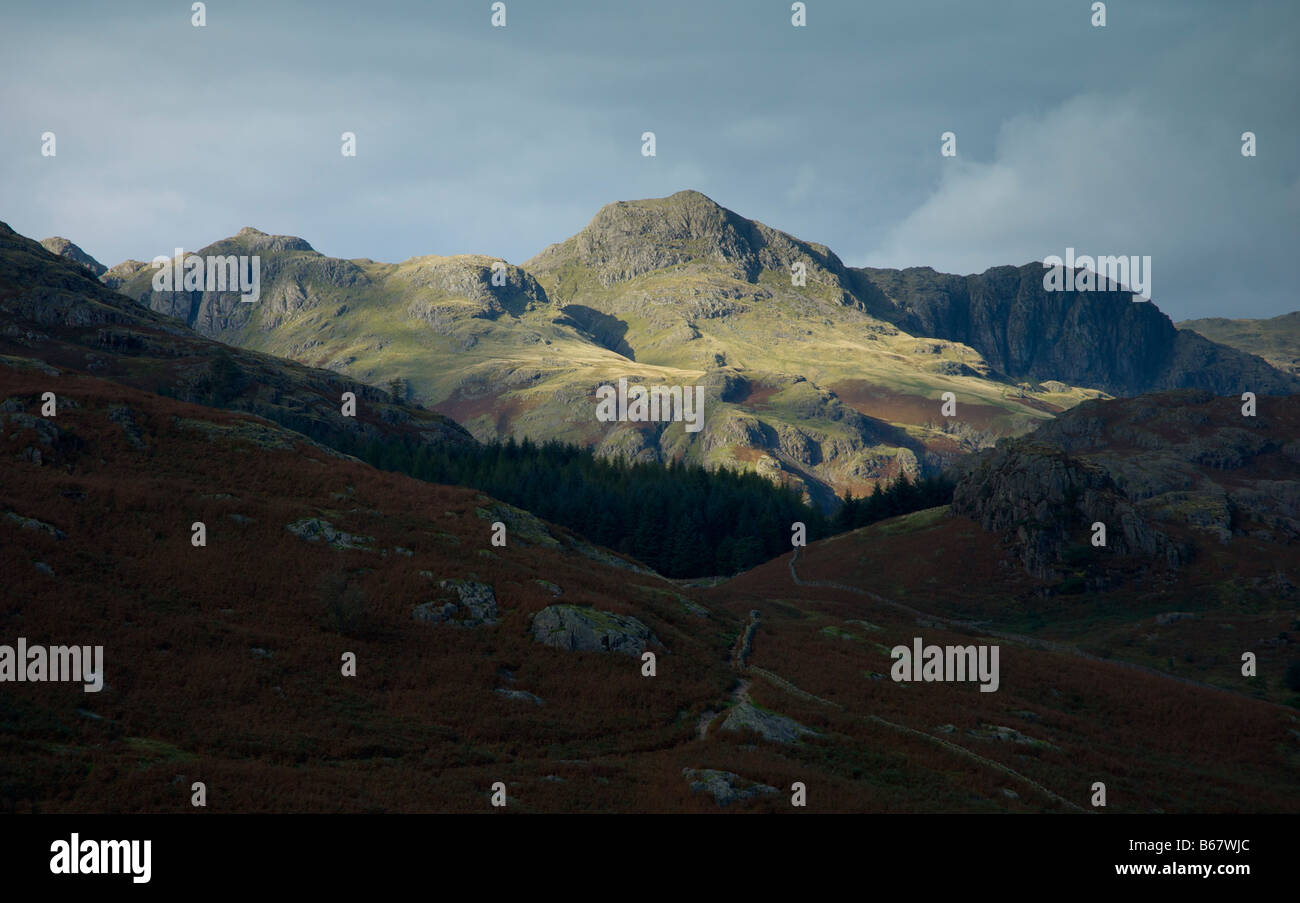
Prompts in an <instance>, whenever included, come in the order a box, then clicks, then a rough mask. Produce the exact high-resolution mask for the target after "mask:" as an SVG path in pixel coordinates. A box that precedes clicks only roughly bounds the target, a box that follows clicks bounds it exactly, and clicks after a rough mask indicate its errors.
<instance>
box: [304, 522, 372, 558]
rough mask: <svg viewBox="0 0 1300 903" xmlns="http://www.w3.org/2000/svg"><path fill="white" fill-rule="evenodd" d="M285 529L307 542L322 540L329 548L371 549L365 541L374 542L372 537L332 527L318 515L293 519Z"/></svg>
mask: <svg viewBox="0 0 1300 903" xmlns="http://www.w3.org/2000/svg"><path fill="white" fill-rule="evenodd" d="M285 529H286V530H288V531H289V532H290V533H292V534H293V535H294V536H297V537H298V538H299V539H303V540H306V541H307V542H324V543H326V544H327V545H329V546H330V548H333V549H338V550H340V551H341V550H343V549H362V550H365V551H372V549H371V548H370V547H369V546H368V545H367V543H372V542H374V541H375V540H374V537H371V536H360V535H357V534H353V533H344V532H343V531H342V530H336V529H334V527H333V525H331V524H330V522H329V521H327V520H321V519H320V518H318V517H305V518H303V519H302V520H299V521H294V522H293V523H291V524H287V525H286V526H285Z"/></svg>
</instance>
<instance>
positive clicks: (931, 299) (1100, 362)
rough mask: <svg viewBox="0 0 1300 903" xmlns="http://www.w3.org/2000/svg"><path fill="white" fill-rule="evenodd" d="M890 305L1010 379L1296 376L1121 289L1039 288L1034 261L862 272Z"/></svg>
mask: <svg viewBox="0 0 1300 903" xmlns="http://www.w3.org/2000/svg"><path fill="white" fill-rule="evenodd" d="M860 272H861V273H862V274H863V275H864V276H865V277H866V278H867V279H869V280H870V281H871V282H872V284H873V285H875V286H876V287H877V288H878V289H879V290H880V291H881V292H882V293H883V294H885V295H886V296H887V297H888V298H889V299H890V300H891V301H892V302H893V303H894V304H895V305H896V306H897V313H896V314H895V315H894V316H893V317H892V319H893V320H894V322H896V323H897V324H898V325H899V326H900V328H903V329H906V330H908V331H910V332H914V333H917V334H921V335H933V336H937V337H940V338H944V339H948V340H950V341H954V342H962V343H964V344H967V345H969V346H970V347H972V348H974V349H976V350H977V351H978V352H979V353H980V354H982V355H983V356H984V358H985V359H986V360H987V361H988V363H989V366H991V367H993V368H994V369H996V370H998V371H1000V372H1001V373H1004V374H1006V375H1007V376H1009V377H1011V378H1013V379H1039V380H1046V379H1054V380H1061V381H1063V382H1067V383H1071V384H1073V385H1079V386H1089V387H1092V388H1095V389H1101V390H1103V391H1104V392H1106V393H1108V394H1111V395H1140V394H1142V393H1143V392H1154V391H1160V390H1163V389H1181V388H1194V389H1207V390H1209V391H1210V392H1213V393H1214V394H1216V395H1240V394H1241V393H1242V392H1245V391H1251V392H1255V393H1256V394H1258V395H1284V394H1289V393H1293V392H1297V391H1300V379H1297V378H1296V377H1295V376H1293V375H1291V374H1289V373H1283V372H1279V371H1278V370H1276V369H1275V368H1273V367H1272V366H1270V365H1269V363H1268V362H1267V361H1265V360H1263V359H1261V358H1259V357H1256V356H1254V355H1253V354H1246V353H1242V351H1239V350H1237V349H1236V348H1231V347H1227V346H1226V345H1220V344H1216V343H1215V342H1213V341H1210V340H1208V339H1206V338H1205V337H1204V336H1202V335H1198V334H1196V333H1193V332H1187V331H1184V330H1180V329H1178V328H1176V327H1175V326H1174V324H1173V322H1172V321H1171V320H1170V319H1169V317H1167V316H1166V315H1165V314H1163V313H1161V312H1160V310H1159V309H1158V308H1157V307H1156V306H1155V305H1154V304H1152V303H1150V302H1136V303H1135V302H1133V301H1132V300H1131V299H1132V294H1131V293H1130V292H1128V291H1127V290H1125V289H1123V288H1120V287H1116V286H1112V285H1110V284H1109V283H1107V289H1106V290H1105V291H1084V292H1075V291H1070V292H1060V291H1047V290H1045V289H1044V287H1043V275H1044V269H1043V265H1042V264H1041V263H1028V264H1025V265H1024V266H1021V267H995V268H993V269H991V270H987V271H985V272H984V273H982V274H980V275H975V276H951V275H946V274H943V273H936V272H935V271H934V270H932V269H930V268H928V267H922V268H912V269H906V270H880V269H869V268H868V269H863V270H861V271H860Z"/></svg>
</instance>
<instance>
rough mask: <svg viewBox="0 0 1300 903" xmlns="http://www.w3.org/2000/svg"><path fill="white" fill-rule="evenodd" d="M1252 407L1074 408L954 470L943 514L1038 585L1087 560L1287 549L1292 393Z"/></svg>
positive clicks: (1166, 399) (1192, 393)
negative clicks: (992, 536)
mask: <svg viewBox="0 0 1300 903" xmlns="http://www.w3.org/2000/svg"><path fill="white" fill-rule="evenodd" d="M1258 405H1259V407H1258V410H1257V414H1256V416H1253V417H1252V416H1243V413H1242V408H1243V403H1242V402H1241V401H1240V400H1239V399H1235V398H1217V397H1215V396H1213V395H1211V394H1210V393H1209V392H1204V391H1197V390H1180V391H1174V392H1162V393H1156V394H1151V395H1144V396H1139V397H1137V398H1132V399H1117V400H1108V401H1091V402H1085V403H1084V404H1081V405H1079V406H1078V407H1076V408H1074V409H1073V410H1071V411H1069V412H1067V413H1065V414H1063V415H1061V416H1060V417H1059V418H1058V419H1057V420H1055V421H1052V422H1049V423H1047V424H1045V425H1043V426H1042V427H1040V428H1039V429H1038V430H1036V431H1035V432H1034V433H1032V434H1030V435H1028V436H1023V437H1020V438H1017V439H1009V440H1002V441H1000V442H999V443H998V444H997V446H996V447H995V448H993V449H991V450H988V451H985V452H982V453H980V454H978V455H976V456H974V457H973V458H972V459H970V460H968V461H967V462H965V464H964V465H963V468H962V469H963V473H962V476H961V477H960V479H959V481H958V483H957V488H956V491H955V494H954V498H953V511H954V512H955V513H957V514H960V515H965V516H968V517H971V518H973V519H974V520H976V521H978V522H979V523H980V524H981V525H982V526H983V527H984V528H985V529H986V530H989V531H992V532H995V533H997V534H999V535H1001V536H1002V537H1003V538H1004V539H1005V541H1006V542H1007V543H1008V544H1009V545H1010V546H1011V547H1012V548H1013V549H1014V550H1015V552H1016V554H1017V556H1018V557H1019V559H1020V561H1021V562H1022V563H1023V564H1024V566H1025V568H1026V569H1027V570H1028V571H1029V572H1030V573H1032V574H1034V575H1035V576H1038V577H1040V578H1043V579H1053V578H1055V577H1059V576H1061V575H1062V573H1063V572H1065V571H1067V570H1069V569H1070V568H1072V567H1075V566H1077V565H1080V564H1086V563H1087V562H1089V561H1093V560H1096V558H1097V556H1099V555H1101V554H1107V555H1121V556H1123V555H1129V556H1139V557H1141V558H1144V559H1148V560H1150V561H1152V563H1156V564H1163V565H1164V566H1165V567H1168V568H1171V569H1174V568H1177V567H1179V566H1180V565H1181V564H1183V563H1185V562H1186V561H1188V560H1189V559H1190V558H1191V557H1192V556H1194V555H1195V554H1196V549H1197V547H1199V546H1203V545H1204V544H1205V543H1210V542H1221V543H1231V542H1235V541H1237V540H1239V539H1241V538H1242V537H1246V536H1249V537H1251V539H1252V540H1254V541H1264V542H1269V543H1284V544H1290V543H1294V542H1296V541H1297V540H1300V439H1297V436H1300V396H1288V397H1285V398H1264V399H1260V400H1259V402H1258ZM1095 523H1102V524H1104V525H1105V527H1106V546H1105V549H1104V551H1103V549H1101V548H1098V547H1095V546H1094V545H1093V543H1092V536H1093V532H1094V529H1093V524H1095Z"/></svg>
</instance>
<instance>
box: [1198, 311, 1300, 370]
mask: <svg viewBox="0 0 1300 903" xmlns="http://www.w3.org/2000/svg"><path fill="white" fill-rule="evenodd" d="M1175 325H1177V327H1178V328H1179V329H1190V330H1192V331H1193V332H1199V333H1200V334H1201V335H1203V336H1205V337H1206V338H1207V339H1209V340H1210V341H1212V342H1218V343H1220V344H1222V345H1228V346H1231V347H1233V348H1237V349H1239V350H1241V351H1246V352H1249V353H1250V354H1258V355H1259V356H1260V357H1262V358H1263V359H1264V360H1266V361H1268V362H1269V363H1270V364H1272V365H1273V366H1274V367H1277V368H1278V369H1279V370H1282V371H1283V372H1285V373H1300V311H1296V312H1294V313H1289V314H1283V315H1282V316H1280V317H1273V318H1272V319H1268V320H1231V319H1227V318H1225V317H1207V318H1205V319H1202V320H1184V321H1183V322H1181V323H1177V324H1175Z"/></svg>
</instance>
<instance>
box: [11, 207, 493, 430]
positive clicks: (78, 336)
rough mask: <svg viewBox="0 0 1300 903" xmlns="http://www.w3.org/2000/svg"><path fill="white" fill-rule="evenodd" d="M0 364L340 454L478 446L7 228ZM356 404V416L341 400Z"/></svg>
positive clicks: (379, 393) (424, 414)
mask: <svg viewBox="0 0 1300 903" xmlns="http://www.w3.org/2000/svg"><path fill="white" fill-rule="evenodd" d="M0 355H6V356H12V357H15V358H19V359H24V360H26V359H36V362H35V363H33V364H32V365H33V366H38V367H42V368H44V369H46V370H53V371H57V369H58V368H60V367H66V368H71V369H75V370H86V371H89V372H91V373H94V374H96V375H99V376H102V377H105V378H109V379H112V380H114V381H116V382H120V383H123V384H126V385H130V386H135V387H138V388H144V389H146V390H148V391H151V392H160V393H162V394H166V395H171V396H174V397H177V398H181V399H185V400H188V401H194V402H199V403H203V404H208V405H212V406H215V407H221V408H228V409H231V410H238V411H247V412H250V413H254V414H257V415H259V416H261V417H265V418H266V419H268V420H273V421H275V422H277V423H280V424H284V425H286V426H288V427H289V428H291V429H294V430H297V431H299V432H302V433H305V434H307V435H310V436H313V437H315V438H317V439H322V440H326V441H329V442H331V443H332V444H336V445H345V444H347V443H348V442H355V441H359V440H363V439H367V438H377V437H393V436H404V437H409V438H410V439H411V440H412V441H416V442H433V443H438V442H457V443H464V442H472V441H473V440H472V439H471V437H470V436H469V435H468V434H467V433H466V432H465V431H464V430H463V429H461V428H460V427H459V426H458V425H457V424H456V423H454V422H453V421H451V420H449V419H448V418H446V417H444V416H442V415H441V414H437V413H435V412H433V411H426V410H421V409H419V408H415V407H412V406H409V405H398V404H393V403H392V400H391V399H390V397H389V395H388V393H387V392H385V391H383V390H381V389H378V388H375V387H373V386H368V385H365V384H363V383H361V382H359V381H357V380H355V379H350V378H347V377H345V376H341V375H339V374H336V373H333V372H330V371H327V370H318V369H314V368H311V367H305V366H302V365H300V364H296V363H293V362H291V361H284V360H280V359H278V358H274V357H271V356H269V355H266V354H259V353H256V352H251V351H245V350H241V349H238V348H231V347H229V346H227V345H225V344H223V343H221V342H217V341H214V340H213V339H210V338H205V337H204V336H201V335H199V334H198V333H196V332H194V331H192V330H191V329H189V328H188V327H186V326H185V325H183V324H182V323H178V322H177V321H176V320H175V319H172V318H171V317H166V316H163V315H161V314H157V313H154V312H152V311H149V310H147V309H142V308H141V307H140V306H139V305H137V304H133V303H132V302H130V301H129V300H128V299H127V298H125V297H123V296H122V295H121V294H119V293H118V292H115V291H113V290H111V289H109V288H107V287H105V286H104V285H102V284H100V282H98V281H97V280H95V279H94V278H93V276H92V275H91V273H90V272H89V271H88V270H87V269H86V268H85V267H84V266H82V265H80V264H77V263H74V262H72V260H71V259H69V258H68V257H60V256H55V255H54V254H52V253H50V252H49V251H47V250H46V249H44V248H43V247H42V246H41V245H39V244H37V243H36V242H34V241H32V240H30V239H27V238H24V237H23V236H21V235H18V234H17V233H16V232H14V231H13V230H12V229H10V228H9V227H8V226H7V225H5V224H3V223H0ZM344 392H352V393H354V394H355V395H356V397H357V411H356V416H355V417H344V416H343V415H342V395H343V393H344Z"/></svg>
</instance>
